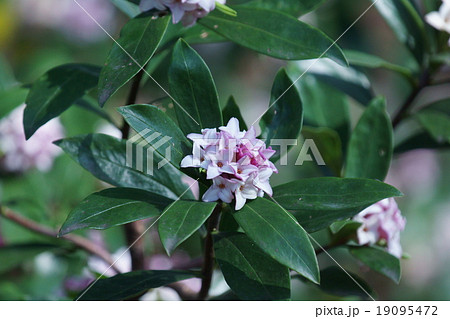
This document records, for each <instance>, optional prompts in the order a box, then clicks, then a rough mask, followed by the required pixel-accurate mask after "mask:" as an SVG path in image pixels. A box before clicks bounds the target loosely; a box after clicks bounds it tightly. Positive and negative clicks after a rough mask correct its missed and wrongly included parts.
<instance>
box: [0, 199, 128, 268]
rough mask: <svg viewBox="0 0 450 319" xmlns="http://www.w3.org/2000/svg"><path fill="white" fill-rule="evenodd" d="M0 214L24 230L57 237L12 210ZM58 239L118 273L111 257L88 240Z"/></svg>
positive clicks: (72, 235) (69, 236)
mask: <svg viewBox="0 0 450 319" xmlns="http://www.w3.org/2000/svg"><path fill="white" fill-rule="evenodd" d="M0 213H1V215H2V216H3V217H5V218H6V219H9V220H10V221H12V222H14V223H16V224H18V225H20V226H22V227H24V228H27V229H29V230H31V231H33V232H35V233H38V234H41V235H44V236H47V237H51V238H57V237H58V232H57V231H55V230H53V229H51V228H48V227H46V226H43V225H40V224H38V223H36V222H34V221H32V220H30V219H28V218H25V217H23V216H21V215H19V214H17V213H15V212H13V211H12V210H10V209H8V208H1V207H0ZM60 238H62V239H64V240H67V241H70V242H71V243H73V244H75V246H77V247H79V248H81V249H83V250H85V251H87V252H88V253H91V254H93V255H95V256H97V257H99V258H101V259H102V260H104V261H105V262H106V263H107V264H108V265H111V268H112V269H114V270H115V271H116V272H117V273H120V270H119V269H118V268H117V267H116V266H115V265H114V262H115V261H114V259H113V258H112V256H111V255H110V254H109V253H108V252H107V251H106V250H105V249H103V248H102V247H100V246H98V245H96V244H94V243H93V242H91V241H90V240H88V239H86V238H84V237H81V236H77V235H74V234H69V235H64V236H61V237H60Z"/></svg>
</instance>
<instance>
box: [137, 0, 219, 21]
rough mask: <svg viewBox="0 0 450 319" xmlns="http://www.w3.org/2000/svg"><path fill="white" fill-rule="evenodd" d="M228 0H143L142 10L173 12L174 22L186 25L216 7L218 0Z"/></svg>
mask: <svg viewBox="0 0 450 319" xmlns="http://www.w3.org/2000/svg"><path fill="white" fill-rule="evenodd" d="M225 1H226V0H217V1H216V0H141V3H140V8H141V10H142V11H148V10H151V9H157V10H161V11H164V10H167V9H169V10H170V11H171V12H172V20H173V23H178V22H180V21H181V22H182V23H183V25H184V26H185V27H187V26H191V25H193V24H195V22H196V21H197V19H199V18H203V17H204V16H206V15H207V14H208V13H210V12H211V11H213V10H214V9H215V8H216V2H218V3H220V4H225Z"/></svg>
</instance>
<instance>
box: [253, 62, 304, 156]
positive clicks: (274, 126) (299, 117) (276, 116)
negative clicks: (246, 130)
mask: <svg viewBox="0 0 450 319" xmlns="http://www.w3.org/2000/svg"><path fill="white" fill-rule="evenodd" d="M302 124H303V106H302V101H301V99H300V95H299V93H298V91H297V88H296V87H295V86H294V85H293V82H292V81H291V79H290V78H289V77H288V75H287V74H286V70H284V69H281V70H280V71H279V72H278V74H277V76H276V77H275V81H274V83H273V86H272V91H271V94H270V103H269V108H268V110H267V112H266V113H265V114H264V116H263V117H262V118H261V120H260V121H259V125H260V126H261V137H262V138H264V139H266V143H268V144H270V142H271V140H274V139H297V137H298V135H299V134H300V131H301V129H302ZM280 155H281V156H283V155H284V154H280V152H277V154H275V155H274V157H273V158H272V161H276V159H278V158H280Z"/></svg>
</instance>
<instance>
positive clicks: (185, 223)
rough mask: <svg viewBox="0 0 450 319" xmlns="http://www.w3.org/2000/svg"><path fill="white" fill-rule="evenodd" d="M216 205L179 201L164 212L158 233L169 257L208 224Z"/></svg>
mask: <svg viewBox="0 0 450 319" xmlns="http://www.w3.org/2000/svg"><path fill="white" fill-rule="evenodd" d="M216 205H217V203H204V202H196V201H182V200H179V201H176V202H174V203H173V204H172V205H170V206H169V207H167V208H166V210H164V212H163V213H162V214H161V218H160V219H159V221H158V232H159V237H160V238H161V243H162V244H163V246H164V249H165V250H166V252H167V254H168V255H171V254H172V253H173V251H174V250H175V248H177V247H178V246H179V245H180V244H181V243H183V242H184V241H185V240H186V239H188V238H189V237H191V236H192V234H194V233H195V232H196V231H197V230H198V229H199V228H200V227H201V226H202V225H203V224H204V223H205V222H206V220H207V219H208V217H209V216H210V215H211V214H212V212H213V210H214V207H216Z"/></svg>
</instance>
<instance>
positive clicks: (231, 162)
mask: <svg viewBox="0 0 450 319" xmlns="http://www.w3.org/2000/svg"><path fill="white" fill-rule="evenodd" d="M188 138H189V139H191V140H192V141H193V142H194V146H193V151H192V153H193V154H192V155H188V156H186V157H185V158H184V159H183V160H182V161H181V167H196V168H201V169H204V170H206V178H207V179H211V180H212V182H213V185H212V186H211V187H210V188H209V189H208V190H207V191H206V193H205V194H204V195H203V198H202V199H203V201H205V202H214V201H218V200H222V201H223V202H225V203H231V202H232V201H233V199H235V200H236V205H235V208H236V209H237V210H239V209H241V208H242V207H243V206H244V205H245V202H246V201H247V199H255V198H256V197H258V196H259V197H262V196H264V193H267V194H268V195H269V196H272V187H271V186H270V177H271V176H272V174H273V173H278V171H277V169H276V167H275V165H274V164H273V163H272V162H271V161H270V157H271V156H273V155H274V154H275V151H274V150H272V149H271V148H266V144H265V143H264V142H263V141H261V140H259V139H257V138H256V132H255V129H254V128H253V127H251V128H250V129H249V130H248V131H240V129H239V120H237V119H236V118H232V119H230V121H229V122H228V124H227V125H226V126H221V127H219V131H217V130H216V129H204V130H202V132H201V134H189V135H188Z"/></svg>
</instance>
